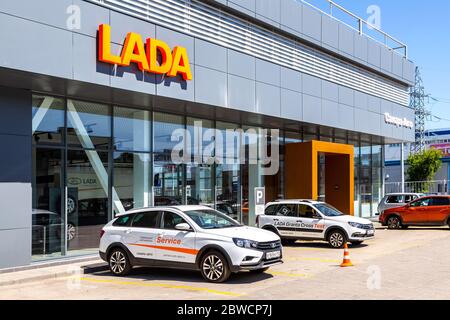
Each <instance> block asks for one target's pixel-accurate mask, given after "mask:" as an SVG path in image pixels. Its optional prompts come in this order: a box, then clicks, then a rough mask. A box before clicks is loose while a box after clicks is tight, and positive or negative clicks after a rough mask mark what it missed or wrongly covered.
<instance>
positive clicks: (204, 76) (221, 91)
mask: <svg viewBox="0 0 450 320" xmlns="http://www.w3.org/2000/svg"><path fill="white" fill-rule="evenodd" d="M195 81H196V85H195V102H199V103H205V104H210V105H213V106H219V107H226V106H227V105H228V104H227V87H228V86H227V74H226V73H225V72H220V71H216V70H213V69H209V68H204V67H202V66H198V65H196V66H195Z"/></svg>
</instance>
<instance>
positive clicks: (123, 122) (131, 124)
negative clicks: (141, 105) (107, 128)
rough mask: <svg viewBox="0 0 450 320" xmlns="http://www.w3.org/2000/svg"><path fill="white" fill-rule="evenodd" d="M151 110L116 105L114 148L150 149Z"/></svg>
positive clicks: (127, 149)
mask: <svg viewBox="0 0 450 320" xmlns="http://www.w3.org/2000/svg"><path fill="white" fill-rule="evenodd" d="M150 127H151V121H150V112H149V111H146V110H139V109H130V108H122V107H114V148H115V149H116V150H122V151H150Z"/></svg>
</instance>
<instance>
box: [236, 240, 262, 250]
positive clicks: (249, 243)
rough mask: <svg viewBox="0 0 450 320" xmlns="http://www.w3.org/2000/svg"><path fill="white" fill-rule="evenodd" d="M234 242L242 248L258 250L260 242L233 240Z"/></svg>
mask: <svg viewBox="0 0 450 320" xmlns="http://www.w3.org/2000/svg"><path fill="white" fill-rule="evenodd" d="M233 242H234V244H235V245H237V246H238V247H241V248H248V249H256V248H257V247H258V242H256V241H252V240H247V239H239V238H233Z"/></svg>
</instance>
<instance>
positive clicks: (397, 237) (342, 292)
mask: <svg viewBox="0 0 450 320" xmlns="http://www.w3.org/2000/svg"><path fill="white" fill-rule="evenodd" d="M342 257H343V250H335V249H331V248H329V247H328V245H327V243H322V242H302V241H299V242H297V243H296V244H295V245H292V246H288V247H285V248H284V264H282V265H279V266H276V267H273V268H271V269H270V270H269V271H268V272H266V273H264V274H259V275H256V274H249V273H240V274H235V275H233V276H232V277H231V278H230V280H229V281H228V282H226V283H222V284H211V283H208V282H206V281H204V280H203V279H202V277H201V275H200V273H196V272H190V271H179V270H168V269H165V270H163V269H135V270H133V272H132V273H131V275H129V276H127V277H114V276H112V275H111V274H110V273H109V272H108V271H101V272H97V273H93V274H88V275H81V276H80V277H76V276H75V277H71V278H62V279H54V280H45V281H40V282H34V283H26V284H21V285H13V286H4V287H2V288H1V290H0V299H201V300H204V299H250V300H255V299H450V290H448V288H449V287H450V278H449V277H448V266H449V265H450V230H449V229H448V227H443V228H410V229H408V230H385V229H384V228H381V227H379V228H378V229H377V231H376V238H375V239H374V240H372V241H370V242H367V243H364V244H363V245H361V246H357V247H354V246H350V257H351V260H352V262H353V263H354V265H355V266H354V267H351V268H340V267H339V264H340V263H341V261H342ZM43 288H45V290H44V289H43Z"/></svg>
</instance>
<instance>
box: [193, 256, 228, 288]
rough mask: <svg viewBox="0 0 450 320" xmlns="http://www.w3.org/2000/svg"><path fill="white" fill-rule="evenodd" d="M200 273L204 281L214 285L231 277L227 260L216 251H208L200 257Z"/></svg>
mask: <svg viewBox="0 0 450 320" xmlns="http://www.w3.org/2000/svg"><path fill="white" fill-rule="evenodd" d="M200 271H201V273H202V276H203V278H204V279H205V280H208V281H209V282H215V283H221V282H224V281H226V280H228V278H229V277H230V275H231V271H230V267H229V266H228V262H227V259H225V257H224V255H223V254H221V253H220V252H218V251H210V252H208V253H206V254H205V255H204V256H203V257H202V260H201V262H200Z"/></svg>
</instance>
